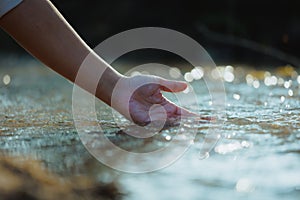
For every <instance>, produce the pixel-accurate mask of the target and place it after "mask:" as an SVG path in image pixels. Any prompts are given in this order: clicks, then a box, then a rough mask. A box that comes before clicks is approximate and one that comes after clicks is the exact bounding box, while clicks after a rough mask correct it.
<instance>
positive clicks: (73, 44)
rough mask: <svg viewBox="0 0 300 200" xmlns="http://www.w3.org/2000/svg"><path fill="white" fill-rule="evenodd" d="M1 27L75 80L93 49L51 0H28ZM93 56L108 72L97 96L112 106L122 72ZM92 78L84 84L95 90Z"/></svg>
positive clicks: (6, 17) (83, 85)
mask: <svg viewBox="0 0 300 200" xmlns="http://www.w3.org/2000/svg"><path fill="white" fill-rule="evenodd" d="M0 26H1V27H2V28H3V29H4V30H5V31H6V32H8V33H9V34H10V35H11V36H12V37H13V38H14V39H15V40H16V41H18V43H19V44H20V45H21V46H23V47H24V48H25V49H26V50H27V51H28V52H30V53H31V54H32V55H33V56H35V57H36V58H37V59H39V60H40V61H42V62H43V63H44V64H45V65H47V66H48V67H50V68H51V69H53V70H54V71H56V72H57V73H59V74H61V75H62V76H64V77H65V78H67V79H69V80H70V81H72V82H74V80H75V78H76V74H77V71H78V69H79V67H80V65H81V64H82V62H83V60H84V59H85V58H86V56H87V55H88V54H90V53H91V52H92V50H91V49H90V48H89V47H88V45H87V44H86V43H85V42H84V41H83V40H82V39H81V38H80V37H79V35H78V34H77V33H76V32H75V31H74V30H73V28H72V27H71V26H70V25H69V24H68V22H67V21H66V20H65V19H64V18H63V16H62V15H61V14H60V13H59V11H58V10H57V9H56V8H55V7H54V6H53V5H52V4H51V2H50V1H46V0H24V1H23V2H22V3H21V4H20V5H18V6H17V7H16V8H14V9H13V10H11V11H10V12H9V13H7V14H6V15H5V16H3V17H2V18H0ZM93 59H94V63H95V64H96V65H97V67H100V68H102V70H103V71H105V76H103V77H104V78H105V79H106V80H103V81H105V83H106V84H105V87H101V84H99V86H100V88H98V91H97V97H98V98H100V99H101V100H103V101H104V102H106V103H107V104H109V105H110V95H111V94H110V93H111V91H112V88H111V87H113V86H114V85H115V82H116V81H117V80H118V79H119V78H120V77H121V75H120V74H119V73H118V72H116V71H115V70H114V69H112V68H111V67H110V66H109V65H108V64H107V63H106V62H105V61H103V60H102V59H101V58H100V57H98V56H97V55H94V58H93ZM87 76H88V75H87ZM88 80H90V79H89V78H87V80H86V81H87V82H85V83H82V85H80V86H81V87H83V88H84V89H86V90H87V91H89V92H92V91H90V88H89V86H90V85H91V84H89V82H88Z"/></svg>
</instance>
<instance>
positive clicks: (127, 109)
mask: <svg viewBox="0 0 300 200" xmlns="http://www.w3.org/2000/svg"><path fill="white" fill-rule="evenodd" d="M186 88H187V84H186V83H184V82H181V81H171V80H166V79H163V78H160V77H157V76H146V75H139V76H134V77H129V78H128V77H127V78H122V79H120V80H119V82H118V83H117V85H116V87H115V89H114V91H113V94H112V107H113V108H115V109H116V110H117V111H119V112H120V113H121V114H123V115H124V116H125V117H127V118H128V119H130V120H131V121H133V122H135V123H136V124H139V125H146V124H148V123H150V122H151V121H156V120H166V121H167V122H168V121H173V120H176V119H179V118H180V117H200V116H199V115H197V114H195V113H192V112H190V111H188V110H186V109H184V108H182V107H179V106H177V105H175V104H174V103H172V102H170V101H169V100H168V99H166V98H165V97H164V96H163V95H162V93H161V92H162V91H165V92H181V91H183V90H185V89H186Z"/></svg>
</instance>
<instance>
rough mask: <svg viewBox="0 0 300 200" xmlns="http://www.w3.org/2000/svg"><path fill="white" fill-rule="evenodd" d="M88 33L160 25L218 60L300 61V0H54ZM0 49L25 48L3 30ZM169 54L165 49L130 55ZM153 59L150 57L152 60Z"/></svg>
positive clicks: (97, 38)
mask: <svg viewBox="0 0 300 200" xmlns="http://www.w3.org/2000/svg"><path fill="white" fill-rule="evenodd" d="M52 2H53V3H54V4H55V5H56V6H57V8H58V9H59V10H60V11H61V13H62V14H63V15H64V16H65V18H66V19H67V20H68V21H69V23H70V24H71V25H72V26H73V27H74V28H75V30H77V31H78V33H79V34H80V35H81V36H82V37H83V39H84V40H85V41H86V42H87V43H88V44H89V45H90V46H91V47H95V46H96V45H97V44H98V43H100V42H101V41H103V40H104V39H106V38H108V37H110V36H112V35H114V34H116V33H119V32H121V31H125V30H128V29H132V28H137V27H144V26H158V27H165V28H170V29H174V30H177V31H180V32H182V33H184V34H187V35H188V36H190V37H192V38H194V39H195V40H196V41H198V42H199V43H200V44H201V45H202V46H203V47H204V48H205V49H206V50H207V51H208V52H209V54H210V55H211V56H212V58H213V59H214V60H215V62H216V64H218V65H221V64H234V63H239V64H251V65H253V66H256V67H259V66H278V65H285V64H291V65H294V66H296V67H299V58H300V51H299V44H300V23H299V22H300V12H299V9H300V1H299V0H285V1H283V0H281V1H274V0H251V1H249V0H247V1H242V0H210V1H201V0H199V1H181V0H172V1H169V0H160V1H153V0H152V1H149V0H137V1H134V0H110V1H96V0H89V1H87V0H85V1H84V0H76V1H75V0H53V1H52ZM0 44H1V45H0V52H1V53H2V54H3V53H4V54H6V53H8V54H10V53H13V54H17V55H23V54H24V53H25V51H24V50H22V49H21V48H20V47H19V46H18V45H17V44H15V43H14V42H13V40H12V39H10V38H9V36H7V35H6V34H5V33H4V32H3V31H1V32H0ZM145 57H148V60H149V59H150V58H151V59H155V58H156V57H168V55H167V54H166V55H164V53H162V52H159V53H157V51H156V53H154V52H153V51H149V52H148V53H144V54H141V53H140V54H139V53H137V54H136V55H135V56H131V59H140V58H143V59H145ZM151 59H150V61H151Z"/></svg>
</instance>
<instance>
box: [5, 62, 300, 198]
mask: <svg viewBox="0 0 300 200" xmlns="http://www.w3.org/2000/svg"><path fill="white" fill-rule="evenodd" d="M41 68H42V67H41V66H38V67H30V66H27V70H28V71H30V72H31V73H28V74H26V76H25V75H24V74H23V68H12V69H10V70H6V72H5V73H3V74H4V76H3V77H2V82H3V84H4V85H9V87H2V88H1V94H0V95H1V98H0V101H1V104H2V106H1V108H0V110H1V112H0V113H1V114H0V138H1V140H0V143H1V145H0V149H1V153H2V154H4V155H9V156H14V155H17V156H30V157H31V158H34V159H36V160H41V161H42V162H43V163H45V166H46V167H47V168H49V169H50V170H52V171H54V172H56V173H58V174H60V175H61V176H69V175H78V174H89V175H90V176H91V177H96V178H97V179H98V180H99V181H100V182H107V183H109V182H112V181H115V182H117V183H118V185H120V188H121V190H122V191H125V192H126V193H128V196H126V197H125V199H172V198H173V199H208V200H209V199H212V200H213V199H243V198H244V197H245V195H247V196H246V197H247V199H270V200H271V199H272V200H280V199H298V198H299V195H300V179H299V178H298V177H299V175H300V117H299V116H300V100H299V99H300V98H299V92H300V75H299V74H298V73H297V70H295V68H293V67H292V66H282V67H278V68H276V69H272V70H270V69H268V70H265V71H264V70H254V69H253V68H248V67H244V66H231V65H228V66H219V67H217V68H216V69H213V70H210V69H208V68H206V67H205V66H201V67H200V66H198V67H197V68H195V69H193V70H190V71H188V72H186V73H183V74H182V72H181V71H180V70H179V69H178V68H171V69H170V71H169V74H170V76H171V77H173V78H174V79H177V78H179V77H180V76H181V74H182V76H183V77H184V79H185V80H186V81H188V82H189V83H190V84H191V87H189V88H188V89H187V90H186V91H185V92H192V91H195V92H198V93H197V95H198V96H197V98H198V101H199V102H198V103H197V102H190V104H188V108H189V109H191V110H193V111H195V112H198V113H200V114H201V115H203V116H211V113H212V109H213V102H212V100H211V98H210V95H209V93H208V91H207V88H206V86H205V83H204V80H203V77H204V76H205V75H208V76H210V77H211V78H212V79H214V80H223V81H225V82H224V83H225V88H226V95H227V102H226V105H227V109H226V116H227V120H226V121H225V122H224V125H223V126H222V132H221V139H220V140H219V141H218V143H217V144H216V146H215V147H214V148H213V150H212V151H210V152H209V153H208V152H206V153H205V154H203V155H202V160H199V152H200V150H201V148H202V143H203V141H204V138H205V136H206V135H207V134H208V130H209V128H210V126H211V125H210V124H209V123H207V122H205V121H201V122H195V121H193V120H187V121H185V122H184V126H182V128H181V129H180V131H181V132H182V133H185V134H177V135H174V133H175V128H174V127H166V128H165V129H164V130H162V131H161V132H160V134H157V135H155V136H154V137H153V138H149V139H144V140H140V139H133V138H132V137H129V136H127V135H126V134H124V132H122V130H120V127H117V126H116V124H115V123H114V121H113V120H112V119H111V117H110V114H109V110H108V109H107V107H105V106H104V105H103V104H101V103H99V105H98V106H97V112H98V114H99V116H101V117H99V119H98V121H93V120H90V119H86V124H87V125H89V126H90V127H94V126H95V124H99V123H101V124H102V126H103V127H104V131H103V132H104V134H105V135H106V137H107V138H109V140H111V141H112V142H113V143H114V144H116V145H119V146H120V147H122V148H123V149H127V150H130V151H135V152H149V151H152V150H154V149H158V148H164V147H166V146H167V145H168V143H169V142H171V141H177V142H179V141H182V140H187V139H189V137H191V136H189V134H188V133H189V132H191V130H195V129H197V135H196V137H195V139H194V142H193V143H192V144H191V147H190V149H189V150H188V151H187V152H186V153H185V154H184V155H183V156H182V157H181V158H180V159H178V160H177V161H176V162H175V163H174V164H172V165H171V166H169V167H167V168H165V169H163V170H161V171H158V172H155V173H149V174H142V175H138V176H137V175H131V174H122V173H119V172H115V171H114V170H112V169H109V168H108V167H105V166H104V165H102V164H99V163H98V162H97V161H96V160H95V159H93V158H92V156H91V155H89V153H88V152H87V151H86V150H85V148H84V146H83V145H82V144H81V142H80V139H79V137H78V135H77V132H76V130H75V128H74V123H73V119H72V113H71V95H72V85H71V84H70V83H69V82H68V81H66V80H64V79H62V78H61V77H58V76H57V75H56V74H54V73H53V72H51V71H48V70H46V69H44V68H42V69H41ZM6 74H7V75H6ZM8 74H9V75H8ZM137 74H140V73H139V72H135V73H133V74H132V75H137ZM11 77H13V81H11ZM197 84H198V85H197ZM33 88H34V89H33ZM170 98H172V97H170ZM173 98H174V97H173ZM120 120H121V122H122V124H123V126H124V127H122V128H127V129H130V126H129V124H128V122H127V121H126V120H124V119H120ZM103 132H99V131H98V132H97V131H88V130H87V133H88V135H89V137H90V138H91V143H92V144H93V145H95V146H101V145H102V144H103V143H102V141H95V140H93V138H94V136H97V135H98V134H103ZM107 153H108V154H109V151H107ZM153 162H155V161H153ZM134 164H141V163H134ZM116 177H118V178H116ZM170 188H172V189H170Z"/></svg>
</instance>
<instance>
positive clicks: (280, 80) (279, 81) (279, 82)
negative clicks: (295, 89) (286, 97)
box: [277, 78, 284, 86]
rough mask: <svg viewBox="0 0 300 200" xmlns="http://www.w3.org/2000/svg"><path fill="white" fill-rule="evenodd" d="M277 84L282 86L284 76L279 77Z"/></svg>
mask: <svg viewBox="0 0 300 200" xmlns="http://www.w3.org/2000/svg"><path fill="white" fill-rule="evenodd" d="M277 84H278V85H279V86H282V85H283V84H284V79H283V78H278V81H277Z"/></svg>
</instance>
